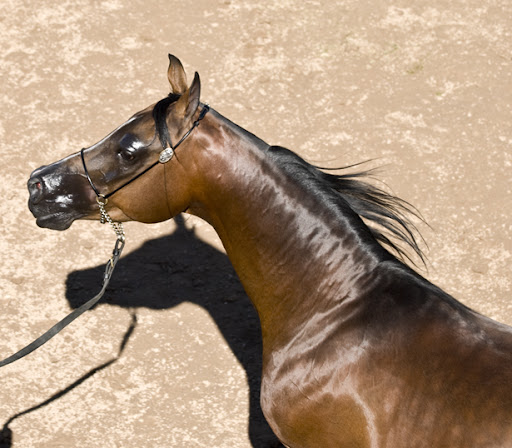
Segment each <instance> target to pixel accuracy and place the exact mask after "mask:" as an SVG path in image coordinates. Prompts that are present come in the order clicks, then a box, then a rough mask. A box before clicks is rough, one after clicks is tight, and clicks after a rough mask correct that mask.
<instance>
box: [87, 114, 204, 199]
mask: <svg viewBox="0 0 512 448" xmlns="http://www.w3.org/2000/svg"><path fill="white" fill-rule="evenodd" d="M209 110H210V106H208V105H207V104H205V105H204V106H203V109H202V110H201V113H200V114H199V117H198V118H197V120H196V121H194V124H193V125H192V127H191V128H190V129H189V130H188V131H187V132H186V133H185V135H184V136H183V137H181V139H180V140H179V141H178V143H176V144H175V145H174V146H173V145H172V143H171V142H170V141H169V142H168V145H169V146H167V148H164V149H163V150H162V151H161V152H160V156H159V157H158V160H157V161H156V162H154V163H153V164H152V165H150V166H148V167H147V168H146V169H145V170H144V171H142V172H140V173H139V174H137V175H136V176H135V177H132V178H131V179H130V180H128V181H127V182H125V183H124V184H122V185H121V186H120V187H117V188H116V189H115V190H113V191H111V192H110V193H107V194H102V193H100V192H99V190H98V189H97V188H96V187H95V185H94V183H93V181H92V179H91V176H90V174H89V170H88V169H87V165H86V164H85V158H84V150H85V148H82V149H81V150H80V156H81V158H82V165H83V167H84V172H85V175H86V177H87V180H88V181H89V184H90V185H91V188H92V189H93V191H94V193H96V196H97V198H96V201H97V202H98V204H100V209H101V205H105V204H106V203H107V202H108V198H109V197H110V196H112V195H113V194H115V193H117V192H118V191H119V190H120V189H121V188H124V187H126V186H127V185H128V184H130V183H132V182H133V181H134V180H136V179H138V178H139V177H140V176H142V175H143V174H146V173H147V172H148V171H149V170H150V169H151V168H153V167H155V166H156V165H158V164H159V163H167V162H168V161H169V160H171V159H172V158H173V156H174V151H175V150H176V148H177V147H178V146H180V145H181V144H182V143H183V141H184V140H185V139H186V138H187V137H188V136H189V135H190V133H191V132H192V131H193V130H194V129H195V128H196V127H197V126H199V122H200V121H201V120H202V119H203V118H204V116H205V115H206V114H207V113H208V111H209Z"/></svg>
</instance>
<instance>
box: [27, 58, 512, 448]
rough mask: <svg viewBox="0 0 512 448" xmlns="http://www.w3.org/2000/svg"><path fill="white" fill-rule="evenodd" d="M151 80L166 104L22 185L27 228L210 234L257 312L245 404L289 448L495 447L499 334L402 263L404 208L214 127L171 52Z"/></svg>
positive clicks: (506, 376)
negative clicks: (172, 228) (193, 222)
mask: <svg viewBox="0 0 512 448" xmlns="http://www.w3.org/2000/svg"><path fill="white" fill-rule="evenodd" d="M167 76H168V80H169V83H170V86H171V92H170V93H169V95H168V96H167V97H165V98H163V99H162V100H160V101H158V102H157V103H155V104H153V105H151V106H149V107H147V108H146V109H143V110H141V111H140V112H137V113H136V114H135V115H133V116H132V117H131V118H130V119H129V120H128V121H126V122H125V123H123V124H122V125H121V126H119V127H118V128H117V129H115V130H114V131H112V132H111V133H110V134H109V135H107V136H106V137H105V138H103V139H102V140H101V141H100V142H98V143H96V144H94V145H92V146H90V147H88V148H85V149H82V150H81V151H78V152H76V153H74V154H71V155H69V156H68V157H66V158H64V159H62V160H60V161H57V162H54V163H52V164H50V165H48V166H44V167H41V168H39V169H36V170H35V171H34V172H33V173H32V174H31V175H30V178H29V180H28V189H29V196H30V198H29V208H30V210H31V212H32V213H33V215H34V217H35V218H36V223H37V224H38V225H39V226H40V227H45V228H50V229H56V230H65V229H67V228H69V227H70V225H71V224H72V223H73V222H74V221H75V220H77V219H89V220H97V219H99V218H100V217H102V216H104V215H103V214H102V213H101V211H100V209H103V210H104V211H105V212H106V213H107V214H108V215H109V216H111V217H112V219H113V220H115V221H119V222H124V221H139V222H144V223H154V222H161V221H165V220H167V219H170V218H172V217H174V216H176V215H178V214H179V213H182V212H184V213H189V214H192V215H196V216H198V217H200V218H202V219H203V220H205V221H207V222H208V223H210V224H211V225H212V226H213V228H214V229H215V230H216V232H217V233H218V235H219V237H220V239H221V241H222V243H223V245H224V248H225V250H226V253H227V255H228V257H229V259H230V261H231V263H232V265H233V267H234V269H235V271H236V272H237V275H238V276H239V278H240V281H241V283H242V285H243V287H244V289H245V291H246V292H247V295H248V296H249V297H250V299H251V301H252V304H253V305H254V307H255V309H256V311H257V313H258V316H259V320H260V325H261V335H262V336H261V337H262V380H261V395H260V403H261V408H262V411H263V413H264V415H265V418H266V419H267V421H268V423H269V425H270V426H271V428H272V430H273V431H274V432H275V434H276V435H277V437H278V438H279V439H280V440H281V442H282V443H283V444H284V445H285V446H287V447H289V448H299V447H300V448H306V447H307V448H310V447H323V448H328V447H364V448H376V447H378V448H384V447H387V448H412V447H430V448H434V447H436V448H440V447H450V448H458V447H460V448H462V447H473V448H476V447H486V448H489V447H512V387H511V385H512V327H509V326H507V325H504V324H502V323H499V322H496V321H493V320H491V319H489V318H487V317H485V316H483V315H480V314H478V313H477V312H475V311H473V310H471V309H470V308H468V307H466V306H465V305H463V304H462V303H460V302H458V301H457V300H456V299H454V298H453V297H451V296H450V295H449V294H447V293H446V292H444V291H443V290H441V289H440V288H438V287H437V286H435V285H433V284H432V283H430V282H429V281H427V280H426V279H425V278H423V277H422V276H421V275H420V274H418V273H417V272H416V270H415V269H414V268H412V267H411V266H409V264H408V263H406V261H405V260H404V253H407V250H406V249H404V248H403V247H408V248H411V249H412V250H413V251H416V252H417V253H418V255H420V256H421V250H420V248H419V246H418V238H417V236H415V235H417V234H416V232H415V228H414V224H413V223H412V220H411V219H410V218H409V216H410V215H409V213H414V211H415V210H414V208H412V206H410V205H409V204H408V203H407V202H405V201H403V200H401V199H399V198H397V197H395V196H393V195H390V194H388V193H387V192H385V191H383V190H382V189H380V188H378V187H376V186H375V185H373V184H372V183H371V182H368V181H367V180H366V179H365V175H366V174H368V173H367V172H366V171H358V172H355V173H351V172H348V171H347V170H342V171H341V174H340V173H339V172H338V173H337V174H336V173H334V172H329V171H327V170H325V169H324V170H322V169H319V168H317V167H315V166H313V165H311V164H310V163H308V162H306V161H305V160H303V159H302V158H301V157H300V156H298V155H297V154H295V153H294V152H292V151H290V150H288V149H285V148H283V147H279V146H271V145H268V144H267V143H265V142H264V141H263V140H262V139H260V138H258V137H257V136H255V135H253V134H252V133H250V132H249V131H247V130H245V129H243V128H242V127H240V126H238V125H236V124H235V123H233V122H231V121H230V120H228V119H227V118H225V117H224V116H222V115H221V114H220V113H218V112H217V111H215V110H214V109H213V108H210V107H209V106H208V105H207V104H204V103H202V102H201V101H200V90H201V82H200V78H199V75H198V73H197V72H196V73H195V76H194V79H193V81H192V83H191V84H190V86H189V85H188V83H187V78H186V74H185V71H184V68H183V65H182V64H181V62H180V61H179V60H178V59H177V58H176V57H175V56H172V55H169V68H168V71H167ZM173 142H174V144H173Z"/></svg>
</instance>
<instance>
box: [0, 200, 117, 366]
mask: <svg viewBox="0 0 512 448" xmlns="http://www.w3.org/2000/svg"><path fill="white" fill-rule="evenodd" d="M97 202H98V206H99V208H100V222H101V223H102V224H104V223H105V222H108V223H109V224H110V225H111V226H112V228H113V229H114V232H115V233H116V236H117V239H116V244H115V246H114V250H113V251H112V257H111V258H110V260H109V261H108V262H107V264H106V265H105V273H104V275H103V285H102V287H101V290H100V292H99V293H98V294H96V295H95V296H94V297H93V298H92V299H89V300H88V301H87V302H85V303H84V304H83V305H82V306H80V307H78V308H77V309H76V310H74V311H72V312H71V313H69V314H68V315H67V316H66V317H65V318H64V319H62V320H61V321H60V322H58V323H57V324H55V325H54V326H53V327H52V328H50V329H49V330H48V331H47V332H46V333H44V334H42V335H41V336H39V337H38V338H37V339H36V340H35V341H33V342H31V343H30V344H28V345H27V346H26V347H24V348H22V349H21V350H20V351H18V352H16V353H14V354H13V355H11V356H9V357H7V358H5V359H4V360H2V361H0V367H3V366H6V365H7V364H11V363H12V362H14V361H17V360H18V359H20V358H23V357H24V356H26V355H28V354H29V353H31V352H33V351H34V350H36V349H38V348H39V347H41V345H43V344H45V343H46V342H48V341H49V340H50V339H51V338H53V337H54V336H55V335H56V334H57V333H59V332H60V331H61V330H62V329H64V328H65V327H67V326H68V325H69V324H70V323H71V322H73V321H74V320H75V319H76V318H77V317H79V316H80V315H82V314H83V313H85V312H86V311H87V310H90V309H91V308H92V307H93V306H94V305H96V303H98V301H99V300H100V299H101V298H102V297H103V295H104V294H105V291H106V290H107V286H108V284H109V282H110V279H111V278H112V273H113V272H114V268H115V267H116V264H117V262H118V261H119V258H121V253H122V252H123V249H124V245H125V240H126V239H125V235H124V230H123V224H122V223H120V222H114V221H113V220H112V218H111V217H110V216H109V214H108V213H107V211H106V210H105V205H106V203H107V199H105V198H104V197H101V196H100V197H98V199H97Z"/></svg>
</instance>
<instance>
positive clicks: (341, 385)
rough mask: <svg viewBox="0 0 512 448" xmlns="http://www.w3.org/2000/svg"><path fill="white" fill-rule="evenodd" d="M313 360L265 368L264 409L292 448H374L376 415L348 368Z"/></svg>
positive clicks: (282, 438)
mask: <svg viewBox="0 0 512 448" xmlns="http://www.w3.org/2000/svg"><path fill="white" fill-rule="evenodd" d="M311 359H314V356H313V357H311V356H303V357H297V358H292V359H287V360H286V361H283V362H282V363H281V364H279V365H276V364H273V365H271V366H270V365H266V366H264V371H263V379H262V389H261V406H262V410H263V413H264V414H265V417H266V419H267V421H268V422H269V424H270V426H271V427H272V429H273V431H274V432H275V433H276V434H277V436H278V437H279V438H280V439H281V441H282V442H283V443H284V444H285V445H286V446H288V447H290V448H310V447H311V448H313V447H319V446H322V447H327V448H328V447H339V446H351V447H352V446H353V447H361V448H363V447H365V448H366V447H372V446H375V445H374V443H372V436H371V429H372V426H373V416H372V412H371V410H370V409H369V408H368V405H367V403H365V402H364V400H363V399H362V398H361V396H360V394H359V393H358V391H357V388H356V387H355V386H354V382H353V381H352V377H351V370H352V368H351V367H350V366H349V365H348V364H346V365H345V366H343V363H340V362H339V360H338V362H337V365H336V364H334V363H333V364H331V365H330V366H329V365H321V366H318V365H317V366H315V365H312V361H311Z"/></svg>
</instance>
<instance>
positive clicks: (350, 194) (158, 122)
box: [153, 93, 425, 264]
mask: <svg viewBox="0 0 512 448" xmlns="http://www.w3.org/2000/svg"><path fill="white" fill-rule="evenodd" d="M179 97H180V95H177V94H174V93H170V94H169V95H168V96H167V97H165V98H163V99H162V100H160V101H159V102H158V103H156V105H155V106H154V108H153V119H154V120H155V128H156V133H157V135H158V138H159V140H160V143H161V145H162V147H163V148H165V147H166V146H167V145H168V144H170V145H171V146H172V142H171V137H170V135H169V129H168V127H167V121H166V117H167V109H168V108H169V106H170V105H171V104H172V103H174V102H176V101H177V100H178V99H179ZM269 154H271V155H272V157H273V158H274V159H275V162H276V163H277V164H278V165H280V166H281V167H282V169H283V170H284V171H285V172H288V173H289V174H291V175H292V176H293V177H294V178H296V179H299V181H300V182H302V183H303V184H305V185H306V184H307V185H306V187H307V188H308V189H309V190H310V191H313V192H314V193H315V194H316V196H317V199H319V200H323V201H328V202H329V206H330V207H331V208H334V209H338V210H345V209H346V205H348V207H349V208H350V209H351V210H352V211H353V212H354V213H356V214H357V215H358V216H359V217H360V218H362V220H363V222H364V224H368V225H367V226H366V227H367V228H368V229H369V231H370V233H371V235H372V236H373V238H375V240H376V241H377V242H378V243H380V244H381V246H384V247H387V248H389V249H391V250H392V251H393V252H394V253H395V254H396V255H397V256H398V258H400V259H401V260H402V261H404V260H405V259H407V260H409V261H411V262H412V263H413V264H415V263H414V260H413V259H412V258H411V257H410V256H409V254H408V252H407V251H406V250H404V249H403V248H402V245H405V246H407V247H409V248H410V249H412V250H413V251H414V253H416V255H418V257H419V258H420V260H421V262H422V263H423V264H425V256H424V254H423V252H422V250H421V248H420V246H419V244H418V237H419V239H420V240H422V241H424V240H423V238H422V237H421V234H420V232H419V231H418V229H417V228H416V226H415V225H414V224H413V222H412V221H411V219H410V218H409V217H410V216H411V217H415V218H417V219H419V220H420V221H424V220H423V218H422V217H421V215H420V213H419V212H418V210H417V209H416V208H414V207H413V206H412V205H411V204H409V203H408V202H407V201H404V200H403V199H400V198H398V197H396V196H393V195H391V194H389V193H387V192H385V191H384V190H382V189H380V188H378V187H376V186H375V185H372V184H370V183H368V182H365V181H364V180H362V179H363V178H368V177H369V176H371V175H372V174H373V171H374V170H363V171H359V172H351V173H348V172H347V171H348V170H349V169H351V168H354V166H357V165H360V164H357V165H351V166H346V167H341V168H335V169H327V168H320V167H317V166H315V165H312V164H310V163H308V162H306V161H305V160H304V159H302V158H301V157H300V156H298V155H297V154H296V153H294V152H293V151H290V150H289V149H286V148H282V147H279V146H271V147H270V150H269ZM326 171H342V173H341V174H331V173H327V172H326ZM416 235H417V236H418V237H417V236H416Z"/></svg>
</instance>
